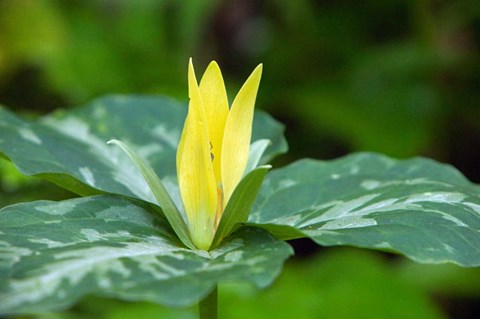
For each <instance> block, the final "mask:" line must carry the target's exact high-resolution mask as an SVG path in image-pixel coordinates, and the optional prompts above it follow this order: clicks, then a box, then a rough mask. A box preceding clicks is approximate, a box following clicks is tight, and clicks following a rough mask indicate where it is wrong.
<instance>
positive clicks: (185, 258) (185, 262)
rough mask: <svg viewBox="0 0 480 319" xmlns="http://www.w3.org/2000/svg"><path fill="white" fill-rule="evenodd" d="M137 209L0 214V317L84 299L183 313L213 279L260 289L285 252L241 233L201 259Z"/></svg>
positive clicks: (100, 202) (69, 205) (32, 206)
mask: <svg viewBox="0 0 480 319" xmlns="http://www.w3.org/2000/svg"><path fill="white" fill-rule="evenodd" d="M147 209H148V206H146V204H145V203H143V204H140V202H134V201H132V200H127V199H125V198H122V197H117V196H92V197H87V198H81V199H73V200H67V201H62V202H51V201H37V202H31V203H24V204H17V205H13V206H9V207H6V208H4V209H2V210H0V256H1V257H0V301H1V302H0V313H3V314H13V313H28V312H37V311H45V310H49V309H59V308H64V307H67V306H68V305H70V304H72V303H73V302H75V301H76V300H77V299H78V298H80V297H81V296H83V295H85V294H98V295H103V296H111V297H117V298H121V299H125V300H144V301H154V302H158V303H162V304H165V305H168V306H185V305H190V304H193V303H195V302H197V301H198V300H199V298H202V297H203V296H205V295H206V294H207V293H208V292H209V291H210V290H211V289H212V287H213V286H214V285H215V284H217V282H220V281H231V280H234V281H235V280H241V281H248V282H251V283H253V284H255V285H256V286H260V287H264V286H266V285H268V284H270V283H271V282H272V280H273V279H274V278H275V277H276V276H277V275H278V274H279V272H280V270H281V267H282V264H283V262H284V260H285V259H286V258H287V257H288V256H289V255H291V254H292V250H291V248H290V246H289V245H287V244H286V243H284V242H282V241H279V240H277V239H275V238H274V237H272V236H271V235H269V234H268V233H267V232H265V231H264V230H262V229H258V228H247V227H244V228H241V229H239V230H238V231H237V232H236V233H234V234H233V235H232V236H231V237H229V238H227V239H226V240H225V241H224V242H223V243H222V244H221V245H220V246H219V247H218V248H216V249H214V250H212V251H210V252H205V251H201V250H191V249H186V248H184V246H183V245H182V244H181V243H180V242H179V240H178V238H177V237H176V236H175V235H174V234H173V231H172V230H171V228H170V227H169V226H168V224H167V223H166V221H165V220H164V219H162V218H161V217H158V215H154V214H151V213H150V212H148V210H147Z"/></svg>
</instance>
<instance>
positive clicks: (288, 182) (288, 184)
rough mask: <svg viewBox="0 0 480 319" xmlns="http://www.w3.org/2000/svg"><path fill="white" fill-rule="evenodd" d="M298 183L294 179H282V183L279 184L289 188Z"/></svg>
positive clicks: (281, 186)
mask: <svg viewBox="0 0 480 319" xmlns="http://www.w3.org/2000/svg"><path fill="white" fill-rule="evenodd" d="M296 184H297V182H296V181H294V180H293V179H282V180H281V181H280V183H279V184H278V185H279V187H280V188H287V187H292V186H295V185H296Z"/></svg>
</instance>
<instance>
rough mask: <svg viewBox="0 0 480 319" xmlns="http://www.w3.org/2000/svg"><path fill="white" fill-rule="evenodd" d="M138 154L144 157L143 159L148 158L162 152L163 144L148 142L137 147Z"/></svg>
mask: <svg viewBox="0 0 480 319" xmlns="http://www.w3.org/2000/svg"><path fill="white" fill-rule="evenodd" d="M135 150H136V151H137V154H138V155H139V156H140V157H142V158H143V159H147V158H149V157H151V156H152V155H155V154H158V153H161V152H162V151H163V147H162V145H160V144H159V143H156V144H148V145H142V146H137V147H135ZM146 162H147V163H148V161H146Z"/></svg>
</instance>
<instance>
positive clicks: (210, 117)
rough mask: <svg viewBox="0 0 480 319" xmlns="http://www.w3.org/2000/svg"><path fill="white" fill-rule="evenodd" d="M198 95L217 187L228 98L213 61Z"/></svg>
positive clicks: (219, 73)
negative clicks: (204, 117)
mask: <svg viewBox="0 0 480 319" xmlns="http://www.w3.org/2000/svg"><path fill="white" fill-rule="evenodd" d="M200 94H201V95H202V100H203V107H204V109H205V114H206V116H207V123H208V137H209V140H210V143H211V145H210V146H211V150H210V152H211V155H212V156H211V158H212V163H213V171H214V172H215V178H216V180H217V185H220V183H221V181H222V179H221V170H220V167H221V160H220V159H221V154H222V139H223V131H224V129H225V122H226V121H227V116H228V98H227V92H226V90H225V84H224V82H223V77H222V72H221V71H220V68H219V67H218V64H217V63H216V62H215V61H212V62H211V63H210V65H209V66H208V67H207V70H206V71H205V73H204V74H203V77H202V80H201V81H200Z"/></svg>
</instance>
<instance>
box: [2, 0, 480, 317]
mask: <svg viewBox="0 0 480 319" xmlns="http://www.w3.org/2000/svg"><path fill="white" fill-rule="evenodd" d="M479 51H480V4H479V2H478V1H476V0H458V1H446V0H406V1H401V0H389V1H374V0H366V1H353V0H338V1H326V0H317V1H314V0H295V1H293V0H292V1H289V0H287V1H274V0H270V1H269V0H264V1H260V0H225V1H221V0H203V1H198V0H185V1H174V0H163V1H154V0H140V1H135V0H131V1H130V0H98V1H91V0H83V1H81V0H72V1H60V0H56V1H55V0H51V1H48V0H38V1H34V0H30V1H27V0H21V1H18V0H1V1H0V103H1V104H3V105H5V106H7V107H8V108H9V109H12V110H14V111H16V112H19V113H23V114H24V115H25V116H32V117H34V116H38V115H40V114H45V113H47V112H50V111H53V110H55V109H57V108H67V107H74V106H78V105H81V104H83V103H85V102H87V101H89V100H91V99H93V98H95V97H98V96H100V95H103V94H107V93H125V94H132V93H142V94H166V95H170V96H174V97H176V98H178V99H180V100H183V101H186V99H187V91H186V90H187V89H186V69H187V61H188V58H189V57H190V56H192V57H193V58H194V61H195V65H196V69H197V76H199V75H200V74H201V72H202V70H203V69H204V68H205V67H206V65H207V64H208V62H209V61H210V60H212V59H215V60H217V61H218V63H219V64H220V66H221V68H222V70H223V72H224V77H225V79H226V83H227V89H228V91H229V96H230V98H233V96H234V95H235V93H236V91H237V90H238V88H239V86H240V85H241V83H242V82H243V81H244V80H245V79H246V77H247V76H248V74H249V73H250V72H251V70H253V68H254V67H255V66H256V65H257V64H258V63H260V62H261V63H264V76H263V79H262V83H261V88H260V92H259V97H258V101H257V107H258V108H262V109H265V110H267V111H268V112H270V113H271V114H272V115H273V116H274V117H276V118H277V119H279V120H280V121H282V122H283V123H285V124H286V136H287V139H288V141H289V145H290V152H289V153H288V154H287V155H283V156H282V157H280V158H279V159H277V160H276V162H275V163H274V164H275V165H276V166H280V165H284V164H286V163H289V162H291V161H293V160H295V159H298V158H301V157H314V158H319V159H330V158H335V157H338V156H341V155H344V154H347V153H350V152H354V151H376V152H382V153H385V154H388V155H390V156H394V157H398V158H405V157H411V156H419V155H420V156H428V157H431V158H434V159H436V160H438V161H442V162H446V163H451V164H452V165H454V166H455V167H457V168H458V169H460V170H461V171H462V172H463V173H464V174H465V175H466V176H467V177H468V178H469V179H470V180H472V181H474V182H477V183H478V182H480V165H479V163H480V107H479V105H478V104H479V101H480V54H479ZM0 135H1V132H0ZM0 173H1V175H0V176H1V183H0V206H4V205H7V204H11V203H14V202H18V201H20V200H33V199H40V198H51V199H62V198H66V197H69V196H72V194H68V193H67V192H64V191H62V190H60V189H58V188H56V187H55V186H52V185H45V184H44V183H42V182H40V181H38V180H36V179H31V178H24V177H21V176H20V175H19V174H18V173H17V172H16V170H15V169H14V168H13V167H12V166H11V165H8V164H5V163H1V164H0ZM293 244H294V245H295V247H296V250H297V252H298V253H299V254H300V255H303V254H305V255H308V256H311V255H312V254H313V253H312V249H311V247H310V246H309V243H308V242H303V241H301V242H295V243H293ZM314 251H316V250H314ZM331 251H332V250H331V249H324V250H322V251H321V252H320V253H319V252H316V253H315V254H313V255H314V257H308V258H303V259H301V260H300V261H294V262H293V263H295V262H300V263H301V262H303V261H305V260H308V261H309V262H311V263H312V264H314V265H318V267H319V269H324V268H322V267H326V269H329V271H332V276H336V277H335V279H336V280H337V281H332V280H333V279H332V278H330V277H328V276H327V277H325V278H321V277H319V278H317V279H318V281H317V282H316V285H315V287H317V286H322V285H324V286H325V287H330V286H329V285H334V287H337V288H332V289H333V290H332V291H333V292H331V293H325V292H321V291H318V292H316V291H314V288H312V287H313V286H312V287H310V288H309V287H299V286H298V285H297V286H296V287H295V286H294V283H295V280H294V279H292V278H294V274H295V269H297V268H299V267H307V266H302V265H296V264H295V265H291V264H288V265H287V270H286V275H284V276H282V277H281V278H280V283H279V284H278V285H277V286H278V287H275V289H277V291H279V292H278V293H277V294H278V296H276V297H275V298H279V299H278V300H282V299H281V298H284V299H285V296H284V297H282V296H281V294H282V293H285V291H287V292H288V291H292V290H295V293H296V294H300V295H301V296H304V297H302V298H300V299H301V301H302V302H300V301H299V303H298V305H297V306H295V305H293V304H292V307H303V308H302V309H304V310H305V309H310V308H309V307H313V308H312V309H313V310H312V313H315V311H317V310H316V308H315V304H316V303H319V304H324V303H325V302H326V301H327V300H328V303H329V304H330V303H331V304H332V306H331V307H332V309H333V308H338V307H346V300H349V302H350V300H354V301H352V302H351V304H350V306H349V307H351V308H352V309H353V310H352V312H351V313H350V315H351V316H355V314H357V315H358V312H359V311H361V312H364V313H368V312H369V311H372V309H374V308H375V307H377V310H378V309H382V307H386V308H388V307H387V306H388V305H389V303H388V300H385V298H383V299H382V298H380V297H379V296H372V295H371V294H369V293H368V291H370V290H369V289H368V281H369V280H365V278H369V277H368V276H370V275H371V276H372V277H371V278H375V280H378V282H379V285H382V280H385V282H388V281H389V280H390V279H388V278H392V277H395V280H394V281H395V282H397V281H398V282H399V283H400V284H399V285H400V287H404V286H405V287H407V288H405V289H406V290H405V289H403V288H401V289H400V288H398V287H397V286H395V287H394V288H392V287H391V284H390V286H389V285H388V284H385V285H384V286H382V287H383V288H379V289H380V290H382V289H383V290H382V291H385V292H386V293H387V292H390V293H392V291H395V292H396V293H398V294H399V295H395V296H393V295H392V298H397V299H398V298H399V299H402V298H403V299H405V300H410V299H409V298H412V300H414V299H415V298H413V297H412V293H411V291H413V294H419V295H420V297H418V298H417V299H416V300H417V301H418V300H425V304H426V305H427V306H426V305H424V304H421V305H419V304H417V303H414V302H412V303H408V302H406V303H405V305H404V306H405V307H406V308H405V310H404V311H405V316H404V317H405V318H407V317H408V318H413V317H415V318H425V317H427V318H446V316H450V317H451V318H475V317H478V316H480V310H479V306H478V301H479V296H480V289H479V288H478V287H479V286H480V285H479V284H478V283H479V280H480V275H479V273H478V271H469V270H461V269H459V268H457V267H453V266H452V267H450V266H447V267H433V266H419V265H412V264H410V263H409V262H407V261H405V260H403V259H399V258H396V257H392V256H389V255H387V256H385V255H378V254H374V253H372V254H366V253H364V254H359V253H358V251H349V250H346V251H344V252H343V254H344V255H342V254H337V255H335V254H333V255H332V253H331ZM318 254H320V257H321V258H320V259H319V258H317V257H316V256H317V255H318ZM332 256H334V257H335V258H334V257H332ZM322 257H323V259H322ZM355 258H357V259H358V258H360V259H358V260H361V261H362V262H365V263H367V264H366V265H367V266H365V267H364V268H362V270H363V272H361V273H358V276H357V274H355V271H354V269H351V266H350V268H348V265H347V264H346V263H345V260H357V259H355ZM379 258H380V259H379ZM358 260H357V261H358ZM358 262H359V263H360V264H361V262H360V261H358ZM328 263H331V264H332V265H337V266H336V267H337V268H336V267H335V266H325V265H326V264H328ZM335 263H337V264H335ZM368 263H372V264H371V265H370V266H368ZM340 266H341V267H343V268H338V267H340ZM329 267H330V268H329ZM376 267H381V268H382V267H383V268H382V269H383V270H382V271H379V270H378V269H377V268H376ZM339 269H344V270H343V271H340V270H339ZM372 269H377V270H375V271H373V270H372ZM378 273H381V275H380V276H378ZM289 276H290V277H289ZM292 276H293V277H292ZM342 276H346V277H348V278H350V277H349V276H353V277H351V278H352V279H351V281H345V280H342ZM355 276H357V277H355ZM361 278H363V279H361ZM362 280H364V281H362ZM372 280H373V279H372ZM289 281H290V286H288V285H289V283H288V282H289ZM329 282H330V283H329ZM374 282H376V281H374ZM472 283H476V284H475V285H474V284H472ZM342 284H343V286H342ZM282 285H284V286H285V287H283V286H282ZM339 285H340V287H338V286H339ZM282 287H283V288H282ZM342 287H343V288H342ZM228 289H230V288H228ZM228 289H227V290H228ZM232 289H233V288H232ZM242 289H243V290H242ZM245 289H247V288H245V287H244V288H238V289H237V290H235V289H233V290H232V291H230V294H233V296H237V297H235V298H237V299H238V294H242V293H243V295H242V296H243V299H242V300H243V301H242V302H245V303H246V304H248V305H253V304H254V302H255V300H256V299H258V298H256V297H252V295H254V296H257V295H256V292H251V291H248V292H245ZM282 289H283V290H282ZM396 289H397V290H396ZM398 289H400V290H398ZM402 289H403V290H402ZM409 289H410V290H409ZM404 290H405V291H404ZM305 291H307V292H305ZM269 293H270V295H268V293H265V294H264V295H262V297H261V298H263V299H261V300H263V301H262V302H263V305H266V304H268V302H269V298H274V297H273V296H272V292H269ZM226 294H227V297H226V299H228V298H230V299H232V298H233V297H228V296H230V295H229V293H228V292H227V293H226ZM235 294H237V295H235ZM310 294H314V295H315V296H318V298H317V299H315V298H314V299H313V300H310V299H311V296H310ZM337 294H338V297H336V296H337ZM287 295H288V294H287ZM387 295H388V293H387ZM249 296H250V297H249ZM307 296H310V299H309V298H307ZM249 298H250V299H249ZM352 298H353V299H352ZM369 298H371V299H369ZM422 298H423V299H422ZM305 300H307V301H308V300H310V303H308V302H307V301H305ZM362 300H363V302H362ZM375 300H376V301H377V302H376V303H375V302H374V301H375ZM381 303H384V304H383V306H381V305H380V304H381ZM420 303H421V302H420ZM312 304H313V306H312ZM91 306H92V302H91V301H88V300H87V301H85V303H84V304H83V306H82V305H80V306H78V307H77V308H75V309H73V310H72V312H71V313H69V314H68V316H75V315H80V314H86V313H88V311H90V310H91V309H90V308H89V307H91ZM397 306H398V305H397ZM82 307H83V308H82ZM118 307H119V305H118V304H116V303H114V302H112V303H111V305H110V307H107V308H108V309H110V310H109V311H110V312H108V314H107V312H106V313H105V317H108V316H111V317H114V316H115V315H114V314H113V313H114V312H115V311H117V312H119V310H118V309H119V308H118ZM130 307H140V306H138V305H137V306H133V305H130ZM144 307H146V308H145V309H147V310H145V311H147V312H148V311H150V310H151V308H149V307H153V306H151V305H148V306H146V305H144ZM252 307H254V308H255V306H252ZM369 307H370V308H369ZM391 307H394V308H395V307H396V306H392V305H391ZM398 307H399V308H398V309H402V306H401V305H400V306H398ZM415 307H416V308H415ZM422 307H423V308H422ZM265 308H267V309H270V307H265ZM407 308H410V309H414V308H415V309H424V308H425V309H428V311H426V312H425V313H422V314H421V311H420V310H418V311H419V312H414V311H415V310H409V309H407ZM89 309H90V310H89ZM132 309H133V308H132ZM135 309H136V308H135ZM142 309H143V308H142ZM148 309H150V310H148ZM154 309H155V310H152V311H153V313H155V314H156V313H157V311H160V310H158V309H157V308H154ZM228 309H229V308H228ZM228 309H227V308H225V310H224V312H225V314H227V313H229V311H230V310H228ZM232 309H235V308H232ZM243 309H248V306H245V307H243ZM321 309H327V310H322V311H328V307H326V306H325V305H323V306H322V307H321ZM369 309H370V310H369ZM395 309H396V308H395ZM337 310H338V309H337ZM82 311H83V312H82ZM136 311H139V310H138V309H137V310H136ZM232 311H233V310H232ZM246 311H247V312H248V310H246ZM305 311H306V312H305V317H306V318H309V317H308V315H309V312H308V310H305ZM385 311H386V310H384V311H383V312H381V313H382V314H385V313H386V312H385ZM412 311H413V312H412ZM422 311H423V310H422ZM120 312H121V311H120ZM377 312H378V311H377ZM284 313H285V312H284ZM331 313H332V314H333V313H335V317H337V318H339V317H341V315H339V313H338V312H337V313H336V312H335V311H334V310H332V312H331ZM397 313H401V311H400V310H398V311H397ZM407 313H408V314H410V315H407ZM412 313H413V314H412ZM371 314H373V312H371ZM415 314H416V315H415ZM178 315H179V313H175V316H178ZM185 316H188V314H185ZM248 316H250V315H248ZM324 316H326V317H328V312H327V313H325V315H324ZM344 317H345V318H348V317H349V313H348V312H347V313H345V314H344ZM355 317H357V318H358V316H355ZM373 317H374V316H370V317H368V316H366V318H373ZM384 317H386V315H385V316H384ZM186 318H187V317H186ZM232 318H233V317H232ZM379 318H381V316H379ZM399 318H401V316H400V317H399Z"/></svg>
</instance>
